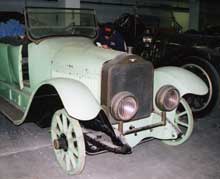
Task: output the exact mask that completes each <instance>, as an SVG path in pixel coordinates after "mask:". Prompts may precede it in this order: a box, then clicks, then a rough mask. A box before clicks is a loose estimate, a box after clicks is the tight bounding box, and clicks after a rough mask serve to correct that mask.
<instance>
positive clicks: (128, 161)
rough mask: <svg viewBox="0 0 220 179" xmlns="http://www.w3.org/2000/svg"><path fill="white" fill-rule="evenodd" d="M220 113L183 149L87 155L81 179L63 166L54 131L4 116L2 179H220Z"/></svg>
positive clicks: (155, 146) (151, 147)
mask: <svg viewBox="0 0 220 179" xmlns="http://www.w3.org/2000/svg"><path fill="white" fill-rule="evenodd" d="M217 111H219V110H217ZM218 114H219V112H217V113H216V114H215V116H212V117H211V116H208V117H206V118H204V119H201V120H200V121H199V122H196V126H195V130H194V133H193V135H192V137H191V138H190V140H189V141H188V142H187V143H185V144H183V145H181V146H177V147H171V146H167V145H165V144H163V143H161V142H160V141H159V140H153V141H150V142H147V143H144V144H142V145H138V146H137V147H135V148H134V150H133V153H132V154H130V155H118V154H113V153H104V154H100V155H97V156H87V158H86V166H85V169H84V171H83V173H82V174H81V175H77V176H67V175H66V174H65V173H63V171H62V170H61V169H60V168H59V166H58V164H57V162H56V160H55V156H54V154H53V151H52V147H51V142H50V135H49V132H48V129H40V128H39V127H37V126H36V125H35V124H32V123H29V124H24V125H22V126H19V127H17V126H14V125H12V124H11V123H10V122H9V121H8V120H6V119H5V118H4V117H3V116H0V141H1V142H0V179H55V178H62V179H68V178H75V179H85V178H86V179H122V178H123V179H124V178H126V179H197V178H199V179H220V119H218V118H219V117H218V116H220V115H218Z"/></svg>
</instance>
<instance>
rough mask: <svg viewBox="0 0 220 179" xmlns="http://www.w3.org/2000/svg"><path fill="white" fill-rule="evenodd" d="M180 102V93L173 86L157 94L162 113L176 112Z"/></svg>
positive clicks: (163, 88)
mask: <svg viewBox="0 0 220 179" xmlns="http://www.w3.org/2000/svg"><path fill="white" fill-rule="evenodd" d="M179 101H180V93H179V91H178V90H177V89H176V88H175V87H174V86H171V85H166V86H163V87H161V88H160V89H159V91H158V92H157V94H156V105H157V107H158V108H159V109H160V110H161V111H172V110H174V109H175V108H176V107H177V106H178V104H179Z"/></svg>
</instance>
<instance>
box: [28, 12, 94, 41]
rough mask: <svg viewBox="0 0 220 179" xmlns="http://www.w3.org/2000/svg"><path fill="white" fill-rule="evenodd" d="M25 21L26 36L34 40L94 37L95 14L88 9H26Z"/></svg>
mask: <svg viewBox="0 0 220 179" xmlns="http://www.w3.org/2000/svg"><path fill="white" fill-rule="evenodd" d="M26 21H27V31H28V34H29V35H30V36H31V38H33V39H34V40H39V39H42V38H46V37H51V36H74V35H77V36H87V37H91V38H92V37H94V36H95V35H96V19H95V12H94V11H93V10H89V9H55V8H27V9H26Z"/></svg>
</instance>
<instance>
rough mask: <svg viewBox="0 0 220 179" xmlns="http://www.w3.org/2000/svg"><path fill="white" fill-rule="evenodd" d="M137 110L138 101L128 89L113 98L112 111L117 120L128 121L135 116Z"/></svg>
mask: <svg viewBox="0 0 220 179" xmlns="http://www.w3.org/2000/svg"><path fill="white" fill-rule="evenodd" d="M137 110H138V102H137V100H136V98H135V96H134V95H133V94H132V93H130V92H128V91H123V92H119V93H117V94H116V95H115V96H114V97H113V98H112V102H111V113H112V115H113V117H114V118H115V119H116V120H122V121H128V120H130V119H131V118H132V117H134V116H135V114H136V113H137Z"/></svg>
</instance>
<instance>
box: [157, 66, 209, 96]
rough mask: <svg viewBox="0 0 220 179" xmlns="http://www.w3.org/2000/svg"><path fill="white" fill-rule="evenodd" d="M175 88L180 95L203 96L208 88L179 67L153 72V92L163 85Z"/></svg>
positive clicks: (192, 74) (159, 69)
mask: <svg viewBox="0 0 220 179" xmlns="http://www.w3.org/2000/svg"><path fill="white" fill-rule="evenodd" d="M167 84H169V85H173V86H175V87H176V88H177V89H178V90H179V92H180V95H181V96H183V95H185V94H188V93H190V94H195V95H205V94H206V93H208V87H207V86H206V84H205V82H203V81H202V80H201V79H200V78H199V77H198V76H196V75H195V74H194V73H192V72H190V71H188V70H186V69H183V68H179V67H171V66H168V67H161V68H157V69H156V70H155V72H154V92H155V94H156V92H157V91H158V89H159V88H160V87H161V86H163V85H167Z"/></svg>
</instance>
